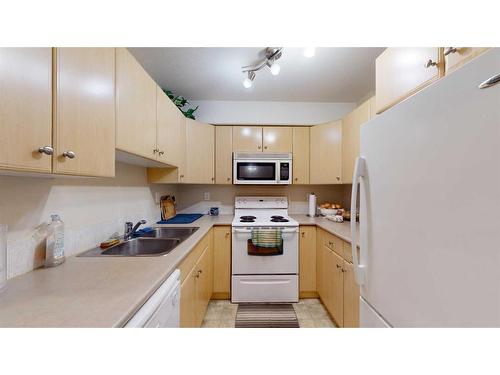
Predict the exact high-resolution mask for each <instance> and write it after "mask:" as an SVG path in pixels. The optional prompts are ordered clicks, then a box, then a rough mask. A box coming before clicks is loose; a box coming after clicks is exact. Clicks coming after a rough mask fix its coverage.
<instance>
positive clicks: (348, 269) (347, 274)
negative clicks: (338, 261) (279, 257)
mask: <svg viewBox="0 0 500 375" xmlns="http://www.w3.org/2000/svg"><path fill="white" fill-rule="evenodd" d="M344 327H351V328H353V327H359V287H358V284H356V280H355V279H354V269H353V266H352V263H349V262H345V261H344Z"/></svg>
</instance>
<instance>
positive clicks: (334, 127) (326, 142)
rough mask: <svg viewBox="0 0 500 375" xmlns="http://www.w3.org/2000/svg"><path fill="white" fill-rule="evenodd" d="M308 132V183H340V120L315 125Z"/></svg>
mask: <svg viewBox="0 0 500 375" xmlns="http://www.w3.org/2000/svg"><path fill="white" fill-rule="evenodd" d="M310 132H311V133H310V136H311V137H310V138H311V139H310V145H311V147H310V149H311V152H310V155H311V160H310V183H311V184H339V183H341V182H342V179H341V172H342V122H341V121H334V122H331V123H328V124H323V125H316V126H313V127H311V129H310Z"/></svg>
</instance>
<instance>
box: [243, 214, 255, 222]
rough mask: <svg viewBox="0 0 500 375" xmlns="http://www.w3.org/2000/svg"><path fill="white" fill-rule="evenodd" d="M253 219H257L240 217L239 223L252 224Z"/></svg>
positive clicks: (247, 216) (246, 216)
mask: <svg viewBox="0 0 500 375" xmlns="http://www.w3.org/2000/svg"><path fill="white" fill-rule="evenodd" d="M255 219H257V218H256V217H255V216H252V215H244V216H241V217H240V223H254V222H255Z"/></svg>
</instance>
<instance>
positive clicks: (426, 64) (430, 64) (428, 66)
mask: <svg viewBox="0 0 500 375" xmlns="http://www.w3.org/2000/svg"><path fill="white" fill-rule="evenodd" d="M437 64H438V63H437V62H435V61H432V60H431V59H429V61H427V62H426V63H425V64H424V68H430V67H431V66H437Z"/></svg>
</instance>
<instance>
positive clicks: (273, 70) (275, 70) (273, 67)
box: [269, 63, 281, 76]
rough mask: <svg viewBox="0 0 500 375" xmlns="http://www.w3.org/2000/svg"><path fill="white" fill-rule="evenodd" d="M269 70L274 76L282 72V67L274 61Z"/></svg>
mask: <svg viewBox="0 0 500 375" xmlns="http://www.w3.org/2000/svg"><path fill="white" fill-rule="evenodd" d="M269 70H270V71H271V74H272V75H273V76H277V75H278V74H280V70H281V67H280V66H279V64H277V63H274V64H273V65H271V66H270V67H269Z"/></svg>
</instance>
